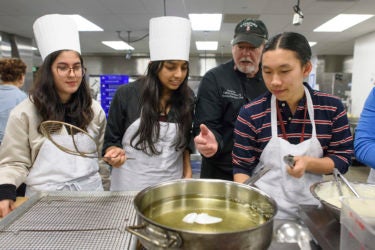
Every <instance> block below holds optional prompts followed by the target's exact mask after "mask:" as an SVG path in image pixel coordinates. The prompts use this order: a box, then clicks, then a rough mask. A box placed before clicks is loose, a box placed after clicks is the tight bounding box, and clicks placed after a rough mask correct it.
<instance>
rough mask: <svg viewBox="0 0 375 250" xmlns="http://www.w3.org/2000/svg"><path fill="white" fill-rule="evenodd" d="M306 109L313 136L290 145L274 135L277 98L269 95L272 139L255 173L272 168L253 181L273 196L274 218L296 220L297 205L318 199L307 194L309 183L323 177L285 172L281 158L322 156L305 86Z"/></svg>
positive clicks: (316, 203) (275, 132) (297, 214)
mask: <svg viewBox="0 0 375 250" xmlns="http://www.w3.org/2000/svg"><path fill="white" fill-rule="evenodd" d="M305 95H306V101H307V108H308V112H309V117H310V122H311V125H312V137H311V138H310V139H308V140H305V141H303V142H301V143H299V144H291V143H289V142H288V141H287V140H284V139H283V138H279V137H278V136H277V111H276V105H277V104H276V97H275V96H274V95H272V98H271V129H272V138H271V140H270V141H269V142H268V144H267V146H266V147H265V149H264V150H263V153H262V154H261V156H260V161H259V164H258V166H257V167H256V169H255V173H256V172H257V171H258V170H259V169H260V168H261V167H262V166H270V167H271V170H270V171H269V172H268V173H267V174H265V175H264V176H263V177H262V178H260V179H259V180H258V181H257V182H256V186H258V187H259V188H260V189H261V190H263V191H265V192H266V193H267V194H269V195H270V196H271V197H273V198H274V199H275V201H276V203H277V205H278V212H277V214H276V218H278V219H297V218H298V217H299V213H298V212H299V211H298V209H299V206H298V205H299V204H314V205H318V204H319V202H318V201H317V200H316V199H315V198H314V197H313V196H312V194H311V193H310V186H311V185H312V184H313V183H315V182H318V181H321V180H322V178H323V176H322V175H318V174H313V173H309V172H305V174H304V175H303V176H302V177H301V178H295V177H293V176H291V175H289V174H288V173H287V170H286V164H285V163H284V161H283V157H284V156H285V155H287V154H292V155H295V156H302V155H308V156H312V157H318V158H320V157H322V156H323V150H322V147H321V145H320V142H319V140H318V138H317V137H316V128H315V122H314V109H313V103H312V100H311V96H310V93H309V91H308V90H307V88H306V87H305Z"/></svg>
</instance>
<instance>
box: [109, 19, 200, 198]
mask: <svg viewBox="0 0 375 250" xmlns="http://www.w3.org/2000/svg"><path fill="white" fill-rule="evenodd" d="M190 34H191V25H190V21H189V20H188V19H185V18H181V17H171V16H164V17H156V18H152V19H151V20H150V36H149V37H150V40H149V46H150V60H151V62H150V63H149V65H148V68H147V73H146V75H145V76H143V77H141V78H140V79H138V80H136V81H135V82H132V83H129V84H126V85H123V86H121V87H120V88H119V89H118V90H117V91H116V93H115V96H114V98H113V100H112V103H111V106H110V110H109V114H108V124H107V128H106V133H105V139H104V146H103V152H104V157H115V156H117V155H119V154H120V155H121V154H122V152H123V151H125V155H122V156H120V157H116V158H110V159H106V161H107V162H108V163H109V164H110V165H112V166H113V168H112V172H111V188H110V190H112V191H121V190H141V189H144V188H146V187H148V186H150V185H153V184H158V183H160V182H162V181H168V180H175V179H180V178H190V177H191V176H192V170H191V164H190V151H191V150H189V147H188V145H189V143H190V141H191V140H190V138H191V136H190V134H191V127H192V113H193V105H194V93H193V91H192V90H191V89H190V88H189V87H188V85H187V81H188V75H189V49H190ZM127 158H132V159H127Z"/></svg>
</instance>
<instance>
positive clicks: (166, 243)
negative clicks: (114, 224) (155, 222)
mask: <svg viewBox="0 0 375 250" xmlns="http://www.w3.org/2000/svg"><path fill="white" fill-rule="evenodd" d="M145 230H147V233H149V234H152V235H153V236H154V237H153V238H151V237H149V236H147V235H146V234H143V232H144V231H145ZM126 231H128V232H130V233H132V234H134V235H135V236H137V237H139V238H141V239H143V240H145V241H147V242H149V243H151V244H153V245H155V246H157V247H161V248H170V247H174V248H180V247H181V245H182V239H181V237H180V235H179V234H177V233H174V232H170V231H164V232H165V233H162V232H160V230H155V229H153V228H152V227H149V226H147V225H146V224H143V225H137V226H128V227H126ZM160 238H161V241H159V239H160Z"/></svg>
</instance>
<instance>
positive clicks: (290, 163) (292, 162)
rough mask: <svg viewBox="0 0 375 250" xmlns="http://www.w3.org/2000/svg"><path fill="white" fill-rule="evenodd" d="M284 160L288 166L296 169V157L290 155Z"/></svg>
mask: <svg viewBox="0 0 375 250" xmlns="http://www.w3.org/2000/svg"><path fill="white" fill-rule="evenodd" d="M283 160H284V162H285V164H287V165H288V166H289V167H291V168H294V165H295V164H296V161H295V160H294V155H291V154H288V155H285V156H284V157H283Z"/></svg>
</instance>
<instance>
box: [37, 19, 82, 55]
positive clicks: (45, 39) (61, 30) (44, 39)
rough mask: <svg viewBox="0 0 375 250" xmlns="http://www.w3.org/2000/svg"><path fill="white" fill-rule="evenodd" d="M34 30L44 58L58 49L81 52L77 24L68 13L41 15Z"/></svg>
mask: <svg viewBox="0 0 375 250" xmlns="http://www.w3.org/2000/svg"><path fill="white" fill-rule="evenodd" d="M33 30H34V36H35V40H36V44H37V46H38V49H39V52H40V55H41V56H42V59H43V60H44V59H45V58H46V57H47V56H48V55H49V54H51V53H52V52H55V51H58V50H64V49H67V50H74V51H77V52H78V53H81V47H80V43H79V32H78V28H77V25H76V23H75V22H74V20H73V19H72V18H70V17H68V16H66V15H60V14H49V15H45V16H41V17H39V18H38V19H36V21H35V22H34V25H33Z"/></svg>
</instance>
